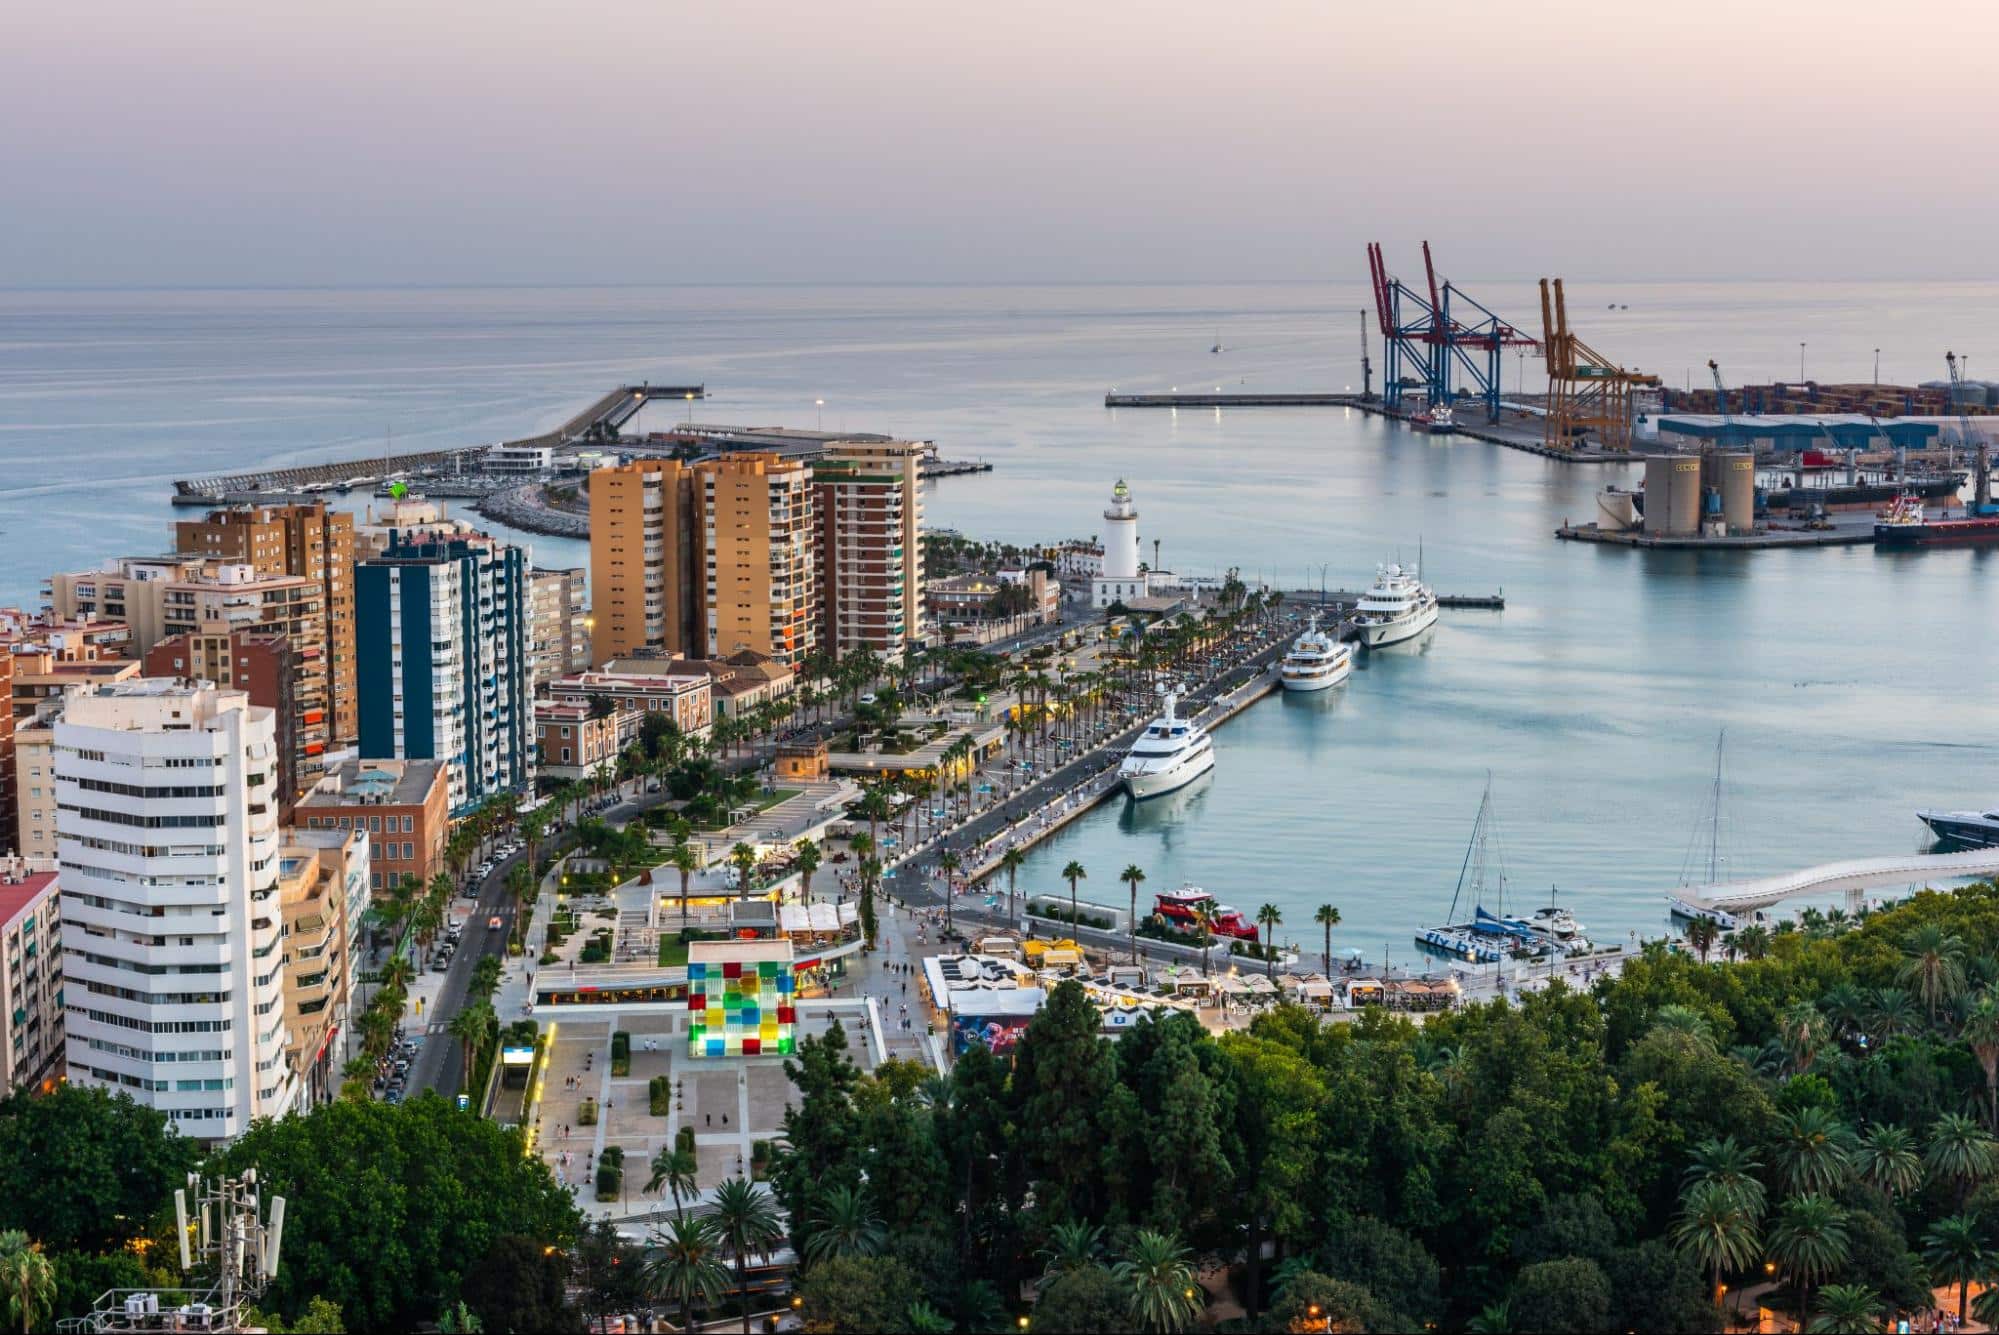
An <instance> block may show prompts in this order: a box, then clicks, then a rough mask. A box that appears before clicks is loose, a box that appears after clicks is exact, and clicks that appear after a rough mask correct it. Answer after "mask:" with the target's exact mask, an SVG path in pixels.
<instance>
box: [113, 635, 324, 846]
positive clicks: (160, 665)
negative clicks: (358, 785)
mask: <svg viewBox="0 0 1999 1335" xmlns="http://www.w3.org/2000/svg"><path fill="white" fill-rule="evenodd" d="M292 644H293V641H292V639H291V637H290V636H288V635H286V634H285V633H284V632H282V631H264V630H237V629H232V628H231V627H230V626H228V625H227V624H226V623H223V622H216V621H211V622H208V623H206V624H205V625H203V626H202V627H201V629H199V630H191V631H188V632H186V633H185V634H181V635H174V636H170V637H168V638H167V639H164V640H161V641H160V642H159V643H158V644H156V645H154V646H153V647H152V648H151V649H148V650H147V651H146V657H145V659H144V660H143V666H144V673H145V675H146V676H148V677H187V678H190V679H194V680H198V681H211V682H214V683H215V684H216V685H217V686H223V687H233V688H235V689H236V690H239V691H242V692H244V693H245V694H247V695H248V696H249V697H250V703H251V704H253V705H258V706H261V707H262V708H265V709H268V710H270V711H271V717H272V720H273V726H274V731H275V733H276V737H277V743H278V794H279V798H278V819H280V820H284V821H289V820H290V819H291V810H292V803H293V801H294V800H296V798H297V795H298V792H299V786H300V784H299V767H300V763H301V761H302V760H305V759H307V756H306V753H305V749H304V746H303V742H302V739H301V737H300V735H299V733H300V728H299V722H300V718H301V715H302V712H303V711H304V710H306V709H310V708H312V707H314V701H313V700H312V699H311V698H309V697H305V696H303V695H302V693H301V691H300V688H299V671H298V663H297V652H296V651H295V650H294V649H293V647H292ZM320 744H321V747H322V749H323V748H324V744H325V743H324V735H323V732H322V734H321V742H320Z"/></svg>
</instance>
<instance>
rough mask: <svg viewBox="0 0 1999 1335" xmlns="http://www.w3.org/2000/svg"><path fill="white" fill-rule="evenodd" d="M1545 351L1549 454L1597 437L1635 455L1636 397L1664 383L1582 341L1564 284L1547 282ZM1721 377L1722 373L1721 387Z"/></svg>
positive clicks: (1543, 298)
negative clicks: (1571, 319)
mask: <svg viewBox="0 0 1999 1335" xmlns="http://www.w3.org/2000/svg"><path fill="white" fill-rule="evenodd" d="M1541 347H1542V349H1543V351H1544V353H1545V355H1546V358H1547V363H1548V415H1547V417H1546V419H1544V420H1545V422H1546V428H1547V430H1546V434H1545V436H1544V437H1543V439H1544V441H1545V442H1546V444H1547V446H1548V448H1549V449H1554V450H1573V449H1574V448H1576V445H1577V443H1578V442H1579V441H1582V440H1584V439H1586V438H1587V437H1588V435H1589V434H1590V432H1592V431H1594V432H1595V433H1596V436H1597V439H1598V440H1599V441H1600V442H1601V443H1602V445H1603V448H1604V449H1606V450H1628V449H1630V448H1631V422H1632V400H1633V391H1634V390H1637V389H1641V388H1648V387H1653V386H1656V385H1658V383H1659V377H1658V376H1656V375H1650V374H1647V373H1646V372H1643V371H1634V370H1630V369H1628V368H1626V367H1623V366H1620V365H1618V364H1617V363H1616V362H1613V361H1611V360H1610V359H1609V358H1608V357H1605V356H1604V355H1603V354H1602V353H1600V352H1598V351H1597V350H1596V349H1594V348H1592V347H1590V345H1589V344H1587V343H1585V342H1583V341H1582V340H1581V339H1580V338H1578V337H1576V334H1575V331H1574V330H1572V329H1570V328H1569V307H1568V300H1567V298H1566V297H1565V296H1564V295H1563V293H1562V280H1561V279H1559V278H1556V279H1553V280H1550V279H1546V278H1543V279H1542V280H1541ZM1709 365H1710V366H1713V365H1714V364H1713V363H1712V362H1710V363H1709ZM1720 375H1721V372H1720V369H1719V368H1718V367H1717V368H1716V369H1715V377H1716V378H1715V384H1716V386H1717V387H1719V386H1720V384H1721V379H1720Z"/></svg>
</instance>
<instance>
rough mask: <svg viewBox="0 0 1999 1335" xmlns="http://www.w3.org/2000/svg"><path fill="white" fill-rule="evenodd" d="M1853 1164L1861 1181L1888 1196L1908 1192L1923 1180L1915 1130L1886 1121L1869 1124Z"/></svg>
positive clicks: (1906, 1193) (1903, 1194) (1902, 1194)
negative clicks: (1873, 1124) (1892, 1124)
mask: <svg viewBox="0 0 1999 1335" xmlns="http://www.w3.org/2000/svg"><path fill="white" fill-rule="evenodd" d="M1853 1167H1854V1171H1855V1173H1856V1175H1858V1177H1859V1178H1860V1180H1861V1181H1862V1182H1865V1183H1866V1184H1867V1185H1868V1186H1870V1187H1873V1188H1874V1189H1875V1190H1877V1191H1880V1192H1883V1193H1885V1194H1886V1195H1888V1196H1890V1197H1900V1196H1906V1195H1908V1194H1909V1193H1910V1192H1912V1191H1914V1190H1915V1189H1916V1188H1917V1187H1918V1186H1920V1185H1921V1184H1922V1180H1923V1160H1922V1156H1921V1155H1920V1154H1918V1153H1916V1137H1915V1133H1914V1132H1912V1131H1910V1130H1909V1129H1908V1128H1907V1127H1902V1126H1891V1125H1888V1124H1886V1123H1883V1124H1882V1125H1879V1126H1874V1127H1870V1128H1868V1131H1867V1134H1866V1135H1865V1136H1863V1137H1862V1138H1861V1141H1860V1147H1859V1148H1858V1149H1857V1150H1856V1151H1855V1152H1854V1156H1853Z"/></svg>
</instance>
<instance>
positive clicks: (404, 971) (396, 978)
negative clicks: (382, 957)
mask: <svg viewBox="0 0 1999 1335" xmlns="http://www.w3.org/2000/svg"><path fill="white" fill-rule="evenodd" d="M415 979H416V965H415V964H413V963H411V962H410V957H409V956H407V955H391V956H390V957H389V962H388V963H387V964H384V965H383V966H382V991H384V992H396V993H401V994H404V995H407V994H408V992H409V990H410V983H411V982H413V981H414V980H415Z"/></svg>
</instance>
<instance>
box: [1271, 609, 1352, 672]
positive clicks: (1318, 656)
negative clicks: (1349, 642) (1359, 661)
mask: <svg viewBox="0 0 1999 1335" xmlns="http://www.w3.org/2000/svg"><path fill="white" fill-rule="evenodd" d="M1352 671H1353V650H1352V649H1351V648H1349V647H1347V646H1346V645H1344V644H1341V643H1340V642H1339V641H1338V640H1336V639H1334V638H1333V637H1332V636H1330V635H1328V634H1327V633H1326V632H1325V631H1323V630H1320V629H1319V614H1318V613H1317V612H1314V613H1312V624H1311V625H1310V626H1308V627H1306V629H1305V633H1304V634H1303V635H1300V636H1299V637H1298V638H1297V639H1296V640H1293V641H1292V642H1291V649H1290V651H1289V652H1288V653H1286V654H1285V655H1284V661H1283V662H1282V663H1281V664H1279V665H1278V681H1279V682H1281V683H1282V684H1283V686H1284V689H1285V690H1287V691H1323V690H1325V689H1326V688H1327V687H1328V686H1337V685H1339V684H1340V683H1341V682H1343V681H1345V680H1346V679H1347V674H1348V673H1350V672H1352Z"/></svg>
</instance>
